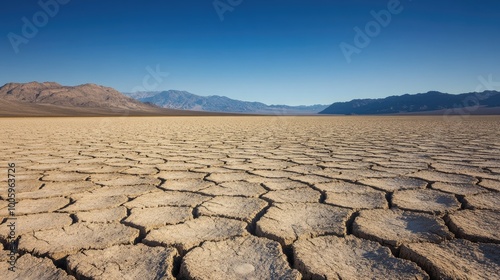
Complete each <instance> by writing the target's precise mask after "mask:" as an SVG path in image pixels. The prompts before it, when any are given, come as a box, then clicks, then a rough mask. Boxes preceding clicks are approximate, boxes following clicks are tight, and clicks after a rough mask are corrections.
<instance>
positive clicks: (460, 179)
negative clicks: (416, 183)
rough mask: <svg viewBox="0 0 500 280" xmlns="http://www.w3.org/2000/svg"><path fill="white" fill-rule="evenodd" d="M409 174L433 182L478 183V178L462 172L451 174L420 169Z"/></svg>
mask: <svg viewBox="0 0 500 280" xmlns="http://www.w3.org/2000/svg"><path fill="white" fill-rule="evenodd" d="M409 176H411V177H416V178H420V179H424V180H427V181H432V182H444V183H459V184H467V183H472V184H475V183H477V179H476V178H474V177H471V176H467V175H460V174H449V173H443V172H439V171H431V170H423V171H419V172H416V173H413V174H411V175H409Z"/></svg>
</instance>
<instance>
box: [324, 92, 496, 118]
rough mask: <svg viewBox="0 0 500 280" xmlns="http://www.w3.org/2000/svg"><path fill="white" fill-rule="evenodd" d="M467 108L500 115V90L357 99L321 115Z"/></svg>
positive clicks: (325, 111) (402, 112)
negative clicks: (499, 109)
mask: <svg viewBox="0 0 500 280" xmlns="http://www.w3.org/2000/svg"><path fill="white" fill-rule="evenodd" d="M464 107H469V109H468V110H465V112H466V113H470V114H475V113H477V114H498V108H496V109H495V110H493V109H494V108H495V107H500V92H498V91H484V92H482V93H476V92H472V93H464V94H447V93H442V92H437V91H430V92H427V93H420V94H413V95H410V94H405V95H401V96H390V97H387V98H382V99H355V100H352V101H349V102H337V103H333V104H332V105H331V106H329V107H328V108H326V109H325V110H323V111H321V112H320V114H339V115H376V114H405V113H422V112H435V113H450V114H460V112H461V110H460V108H464ZM472 107H474V108H472ZM462 111H464V110H462Z"/></svg>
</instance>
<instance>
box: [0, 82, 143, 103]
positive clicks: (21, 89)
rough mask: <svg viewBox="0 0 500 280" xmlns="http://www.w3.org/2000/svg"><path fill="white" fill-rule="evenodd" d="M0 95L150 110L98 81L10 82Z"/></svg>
mask: <svg viewBox="0 0 500 280" xmlns="http://www.w3.org/2000/svg"><path fill="white" fill-rule="evenodd" d="M0 98H2V99H3V100H8V101H20V102H24V103H37V104H51V105H57V106H68V107H92V108H121V109H149V108H150V106H148V105H145V104H142V103H140V102H138V101H136V100H134V99H132V98H129V97H127V96H124V95H123V94H121V93H120V92H118V91H116V90H114V89H112V88H109V87H103V86H98V85H94V84H85V85H79V86H74V87H72V86H62V85H60V84H58V83H52V82H45V83H37V82H31V83H26V84H19V83H9V84H6V85H4V86H2V87H0Z"/></svg>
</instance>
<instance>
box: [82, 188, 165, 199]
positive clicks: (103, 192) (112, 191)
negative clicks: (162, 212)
mask: <svg viewBox="0 0 500 280" xmlns="http://www.w3.org/2000/svg"><path fill="white" fill-rule="evenodd" d="M151 192H161V190H160V189H158V188H157V187H155V186H152V185H135V186H115V187H101V188H98V189H95V190H92V191H90V192H86V193H83V194H82V196H83V195H87V194H88V195H92V196H118V195H123V196H127V197H137V196H139V195H143V194H147V193H151Z"/></svg>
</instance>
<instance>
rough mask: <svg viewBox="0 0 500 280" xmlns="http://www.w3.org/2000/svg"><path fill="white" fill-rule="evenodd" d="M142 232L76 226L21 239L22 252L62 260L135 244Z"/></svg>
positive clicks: (110, 226)
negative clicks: (91, 250) (115, 246)
mask: <svg viewBox="0 0 500 280" xmlns="http://www.w3.org/2000/svg"><path fill="white" fill-rule="evenodd" d="M138 236H139V230H138V229H134V228H131V227H127V226H124V225H122V224H115V223H113V224H90V223H76V224H73V225H71V226H66V227H63V228H58V229H51V230H45V231H39V232H34V233H31V234H25V235H22V236H21V241H20V243H19V248H20V250H21V251H25V252H32V253H33V254H35V255H38V256H45V255H48V256H49V257H50V258H52V259H54V260H60V259H62V258H64V257H66V256H68V255H70V254H73V253H76V252H78V251H79V250H81V249H104V248H107V247H111V246H113V245H118V244H132V243H133V242H134V240H135V239H136V238H137V237H138Z"/></svg>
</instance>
